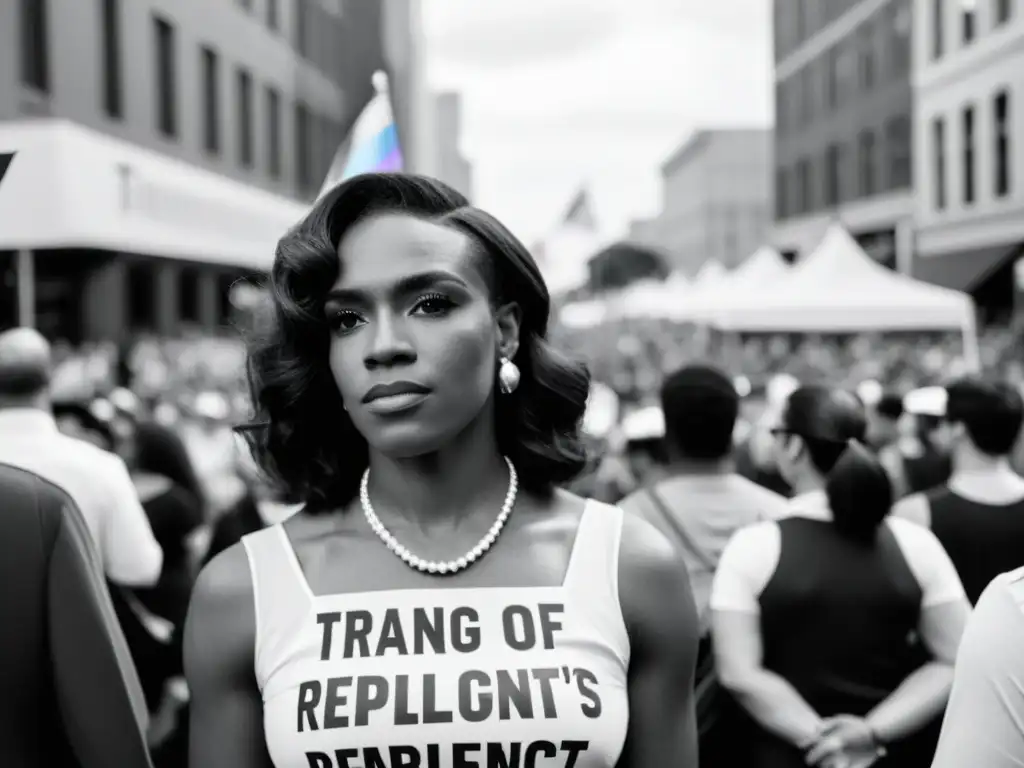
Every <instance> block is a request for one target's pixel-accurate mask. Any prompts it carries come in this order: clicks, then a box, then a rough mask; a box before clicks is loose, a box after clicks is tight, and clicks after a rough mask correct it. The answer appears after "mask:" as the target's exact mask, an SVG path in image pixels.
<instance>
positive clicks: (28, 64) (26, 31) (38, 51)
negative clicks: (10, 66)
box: [21, 0, 50, 93]
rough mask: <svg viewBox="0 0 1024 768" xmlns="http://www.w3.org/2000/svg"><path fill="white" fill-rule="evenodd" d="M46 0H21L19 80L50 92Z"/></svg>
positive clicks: (38, 89) (39, 89)
mask: <svg viewBox="0 0 1024 768" xmlns="http://www.w3.org/2000/svg"><path fill="white" fill-rule="evenodd" d="M47 2H48V0H21V42H22V46H21V82H22V83H23V84H25V85H27V86H29V87H30V88H35V89H36V90H37V91H42V92H43V93H49V92H50V46H49V39H50V35H49V26H48V24H47V18H46V7H47Z"/></svg>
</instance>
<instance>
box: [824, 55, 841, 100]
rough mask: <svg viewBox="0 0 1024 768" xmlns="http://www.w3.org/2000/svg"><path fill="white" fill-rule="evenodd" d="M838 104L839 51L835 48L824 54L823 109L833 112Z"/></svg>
mask: <svg viewBox="0 0 1024 768" xmlns="http://www.w3.org/2000/svg"><path fill="white" fill-rule="evenodd" d="M838 103H839V51H838V49H837V48H836V47H832V48H830V49H829V51H828V53H826V54H825V108H826V109H828V110H830V111H831V110H833V109H835V108H836V105H837V104H838Z"/></svg>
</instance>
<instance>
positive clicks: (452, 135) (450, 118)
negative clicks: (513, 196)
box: [434, 91, 473, 199]
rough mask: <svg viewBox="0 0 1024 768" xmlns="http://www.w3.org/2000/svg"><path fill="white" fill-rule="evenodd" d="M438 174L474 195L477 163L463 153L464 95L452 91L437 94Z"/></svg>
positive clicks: (467, 195) (456, 186) (447, 181)
mask: <svg viewBox="0 0 1024 768" xmlns="http://www.w3.org/2000/svg"><path fill="white" fill-rule="evenodd" d="M434 118H435V121H436V122H435V125H436V129H435V136H436V142H437V169H436V170H437V173H436V175H437V178H439V179H441V180H442V181H444V182H446V183H448V184H450V185H451V186H453V187H455V189H457V190H458V191H459V192H461V193H462V194H464V195H465V196H466V197H468V198H470V199H472V198H473V166H472V165H471V164H470V162H469V161H468V160H467V159H466V157H465V155H464V154H463V153H462V96H461V95H460V94H458V93H455V92H452V91H446V92H444V93H439V94H437V95H436V96H435V97H434Z"/></svg>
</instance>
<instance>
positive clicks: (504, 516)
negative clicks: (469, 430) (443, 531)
mask: <svg viewBox="0 0 1024 768" xmlns="http://www.w3.org/2000/svg"><path fill="white" fill-rule="evenodd" d="M505 464H507V465H508V492H507V493H506V494H505V503H504V504H502V505H501V512H500V513H498V519H497V520H495V521H494V525H492V526H491V528H490V530H489V531H487V534H486V535H485V536H484V537H483V538H482V539H480V541H479V542H478V543H477V545H476V546H475V547H473V548H472V549H471V550H469V552H467V553H466V554H465V555H463V556H462V557H460V558H458V559H457V560H448V561H447V562H439V561H436V560H424V559H423V558H421V557H418V556H417V555H414V554H413V553H412V552H410V551H409V550H408V549H406V548H405V547H404V546H402V545H401V544H399V543H398V541H397V540H396V539H395V537H394V536H392V535H391V532H390V531H389V530H388V529H387V528H385V527H384V523H382V522H381V521H380V518H379V517H377V513H376V512H374V511H373V504H371V503H370V490H369V488H370V470H369V469H367V470H366V472H364V473H363V481H362V483H361V484H360V486H359V501H360V503H361V504H362V506H363V515H364V516H365V517H366V522H367V523H369V525H370V528H371V529H372V530H373V532H374V533H375V534H377V536H378V537H379V538H380V540H381V541H383V542H384V544H385V545H386V546H387V548H388V549H390V550H391V551H392V552H394V553H395V554H396V555H398V556H399V557H400V558H402V560H403V561H404V562H405V564H406V565H408V566H409V567H411V568H415V569H416V570H418V571H423V572H424V573H438V574H451V573H458V572H459V571H462V570H465V569H466V568H468V567H469V566H470V565H472V564H473V563H475V562H476V561H477V560H479V559H480V558H481V557H483V554H484V553H485V552H486V551H487V550H489V549H490V548H491V545H493V544H494V542H495V541H497V539H498V534H500V533H501V529H502V528H504V527H505V522H506V521H507V520H508V516H509V515H510V514H512V507H514V506H515V503H516V494H517V493H518V491H519V476H518V475H517V474H516V468H515V467H514V466H512V462H511V461H509V460H508V458H507V457H505Z"/></svg>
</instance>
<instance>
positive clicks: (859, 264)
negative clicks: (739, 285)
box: [714, 224, 977, 360]
mask: <svg viewBox="0 0 1024 768" xmlns="http://www.w3.org/2000/svg"><path fill="white" fill-rule="evenodd" d="M714 324H715V325H716V326H717V327H719V328H721V329H723V330H734V331H766V332H767V331H794V332H821V333H828V332H836V333H855V332H860V331H871V330H879V331H883V330H888V331H899V330H905V331H924V330H960V331H962V333H963V335H964V347H965V350H966V351H967V354H968V357H969V358H971V359H972V360H976V359H977V337H976V330H975V311H974V302H973V301H972V300H971V297H970V296H969V295H967V294H965V293H961V292H960V291H954V290H950V289H948V288H942V287H939V286H935V285H931V284H928V283H922V282H920V281H917V280H913V279H912V278H910V277H907V276H906V275H901V274H898V273H896V272H893V271H892V270H889V269H886V268H885V267H883V266H882V265H880V264H878V263H877V262H876V261H875V260H874V259H872V258H871V257H870V256H868V255H867V254H866V253H864V251H863V250H862V249H861V248H860V246H858V245H857V243H856V241H854V239H853V238H852V237H851V236H850V234H849V233H848V232H847V231H846V230H845V229H844V228H843V227H842V226H841V225H839V224H833V225H831V226H830V227H829V229H828V231H827V232H826V233H825V237H824V238H823V239H822V241H821V243H820V244H819V245H818V247H817V248H816V249H815V250H814V251H813V252H812V253H811V254H810V255H809V256H808V257H807V258H806V259H804V260H803V261H801V262H800V263H799V264H797V265H796V266H795V267H793V268H792V269H791V270H790V271H789V274H788V275H786V276H785V277H784V278H782V279H779V280H777V281H776V282H775V283H773V284H772V285H771V288H770V289H768V290H764V291H756V292H751V293H749V294H747V295H746V296H745V297H744V301H743V302H742V303H740V302H729V303H728V304H723V305H722V306H721V307H719V308H718V310H717V311H716V312H715V322H714Z"/></svg>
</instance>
